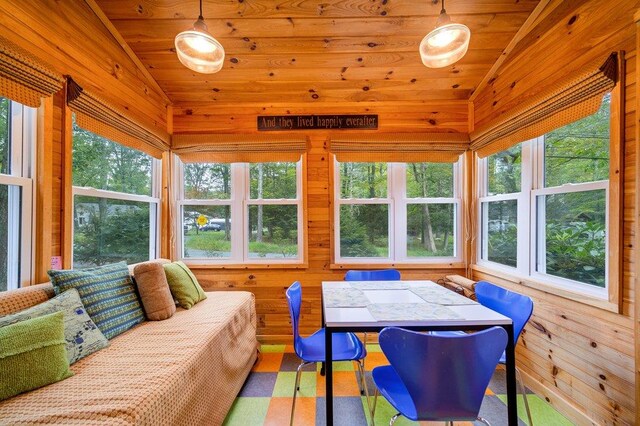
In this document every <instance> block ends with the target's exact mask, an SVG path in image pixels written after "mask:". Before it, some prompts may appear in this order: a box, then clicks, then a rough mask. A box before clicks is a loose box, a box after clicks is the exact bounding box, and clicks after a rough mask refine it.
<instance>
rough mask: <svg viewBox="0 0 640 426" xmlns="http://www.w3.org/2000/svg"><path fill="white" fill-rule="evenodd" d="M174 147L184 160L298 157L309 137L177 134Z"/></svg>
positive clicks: (304, 150) (289, 158)
mask: <svg viewBox="0 0 640 426" xmlns="http://www.w3.org/2000/svg"><path fill="white" fill-rule="evenodd" d="M171 146H172V150H173V152H174V153H175V154H177V155H178V156H179V157H180V159H181V160H182V162H184V163H244V162H248V163H266V162H275V161H293V162H295V161H298V160H300V156H301V155H302V154H304V153H306V152H307V149H308V140H307V138H304V137H292V136H287V135H231V134H215V133H211V134H177V135H173V136H172V138H171Z"/></svg>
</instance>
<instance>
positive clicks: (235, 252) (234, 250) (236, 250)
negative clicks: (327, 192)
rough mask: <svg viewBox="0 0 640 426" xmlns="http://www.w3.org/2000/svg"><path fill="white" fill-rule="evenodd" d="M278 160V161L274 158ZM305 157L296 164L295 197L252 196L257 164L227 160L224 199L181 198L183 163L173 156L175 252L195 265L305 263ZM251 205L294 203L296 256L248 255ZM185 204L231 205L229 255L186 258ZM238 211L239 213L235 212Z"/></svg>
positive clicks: (181, 258)
mask: <svg viewBox="0 0 640 426" xmlns="http://www.w3.org/2000/svg"><path fill="white" fill-rule="evenodd" d="M273 162H278V161H273ZM303 163H304V157H302V158H301V159H300V160H298V161H297V162H295V164H296V196H295V198H269V199H255V198H251V197H250V195H251V190H250V186H251V178H250V166H251V164H257V163H247V162H243V163H229V164H230V165H231V195H230V197H229V198H225V199H206V198H205V199H197V198H196V199H186V198H185V197H184V193H185V192H184V163H183V162H182V161H180V159H179V158H177V159H176V161H175V164H176V167H175V169H176V170H175V177H176V183H177V185H176V186H177V188H176V193H177V195H178V202H177V203H176V214H175V226H176V229H177V230H178V232H177V238H176V253H177V256H178V258H179V259H180V260H182V261H184V262H185V263H188V264H197V265H234V264H245V265H246V264H257V265H260V264H265V265H266V264H268V265H274V264H278V265H288V264H291V265H298V264H301V263H303V262H304V252H305V251H304V227H305V222H304V203H303V199H304V198H303V197H304V195H303V171H304V167H303ZM254 205H263V206H266V205H295V206H297V211H298V214H297V220H298V231H297V236H298V241H297V244H298V253H297V255H296V256H295V257H286V258H268V259H267V258H265V259H262V258H256V257H249V206H254ZM184 206H230V210H231V217H232V218H234V219H235V218H237V217H239V218H240V220H232V221H231V252H230V253H231V255H230V256H228V257H191V256H190V257H185V256H184ZM238 212H241V213H240V214H238Z"/></svg>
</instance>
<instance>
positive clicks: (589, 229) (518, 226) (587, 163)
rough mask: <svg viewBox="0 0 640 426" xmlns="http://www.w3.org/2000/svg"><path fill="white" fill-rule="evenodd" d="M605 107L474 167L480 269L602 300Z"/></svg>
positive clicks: (607, 105)
mask: <svg viewBox="0 0 640 426" xmlns="http://www.w3.org/2000/svg"><path fill="white" fill-rule="evenodd" d="M610 105H611V95H609V94H608V95H606V96H605V97H604V98H603V102H602V105H601V107H600V109H599V111H598V112H597V113H595V114H593V115H591V116H589V117H586V118H584V119H581V120H578V121H576V122H574V123H571V124H569V125H567V126H564V127H562V128H559V129H556V130H554V131H552V132H550V133H547V134H546V135H544V136H542V137H540V138H536V139H534V140H531V141H527V142H524V143H521V144H520V145H517V146H514V147H512V148H511V149H509V150H506V151H503V152H500V153H498V154H494V155H491V156H489V157H487V158H485V159H483V160H480V167H479V170H480V182H481V184H480V188H481V194H480V221H481V238H480V263H482V262H487V263H489V264H492V265H493V266H499V267H507V268H512V269H513V271H514V272H517V273H518V274H520V275H526V276H529V277H532V278H534V279H536V280H539V281H541V282H544V283H550V284H552V285H555V286H559V287H562V288H564V289H569V290H572V291H577V292H581V293H586V294H589V295H593V296H598V297H601V298H605V297H607V295H608V292H607V282H608V279H607V278H608V265H607V262H608V259H607V253H608V250H607V248H608V240H609V232H608V220H609V214H610V208H611V206H610V202H609V170H610V155H609V147H610V125H611V124H610V121H611V120H610Z"/></svg>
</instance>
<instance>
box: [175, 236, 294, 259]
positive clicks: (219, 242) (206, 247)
mask: <svg viewBox="0 0 640 426" xmlns="http://www.w3.org/2000/svg"><path fill="white" fill-rule="evenodd" d="M184 247H185V250H187V252H188V251H189V250H202V251H206V252H208V253H211V255H213V254H214V253H220V252H230V251H231V241H227V240H226V239H225V233H224V232H223V231H218V232H216V231H199V232H198V233H197V234H196V231H195V230H189V231H188V232H187V233H186V234H185V241H184ZM249 252H250V257H266V256H267V255H271V256H270V257H295V256H296V255H297V253H298V246H297V244H288V243H287V242H284V241H280V242H269V241H263V242H260V243H259V242H255V241H252V242H249Z"/></svg>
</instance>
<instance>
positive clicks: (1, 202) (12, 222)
mask: <svg viewBox="0 0 640 426" xmlns="http://www.w3.org/2000/svg"><path fill="white" fill-rule="evenodd" d="M35 124H36V110H35V109H33V108H29V107H25V106H23V105H21V104H19V103H17V102H13V101H10V100H9V99H6V98H2V97H0V291H4V290H10V289H15V288H18V287H19V286H20V285H21V284H27V283H29V282H30V280H31V271H32V264H33V262H32V261H31V258H32V244H31V236H32V233H31V229H32V226H33V215H32V212H33V204H32V194H33V180H32V179H31V178H30V176H31V165H32V164H33V161H32V158H33V152H32V149H31V148H32V146H33V141H34V139H35Z"/></svg>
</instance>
